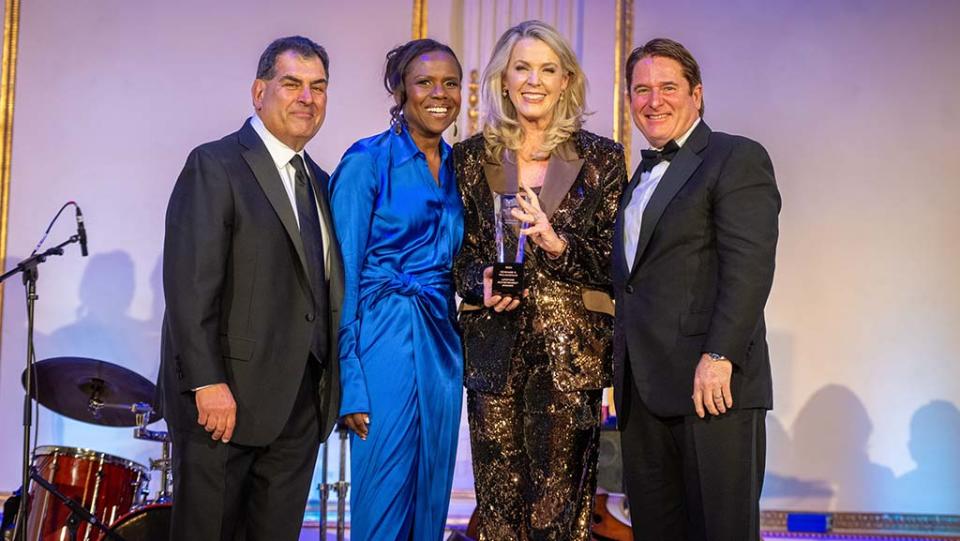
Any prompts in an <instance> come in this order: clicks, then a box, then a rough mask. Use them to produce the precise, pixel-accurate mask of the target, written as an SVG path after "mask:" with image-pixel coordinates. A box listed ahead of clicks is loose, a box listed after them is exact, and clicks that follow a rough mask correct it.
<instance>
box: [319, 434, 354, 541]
mask: <svg viewBox="0 0 960 541" xmlns="http://www.w3.org/2000/svg"><path fill="white" fill-rule="evenodd" d="M337 434H338V435H339V439H340V461H339V466H340V470H339V478H338V480H337V482H336V483H328V482H327V446H328V445H330V441H329V439H328V440H327V441H325V442H323V452H322V454H321V458H320V460H321V463H320V476H321V477H322V478H323V482H322V483H320V485H319V486H318V488H319V489H320V539H324V540H325V539H326V538H327V502H328V500H329V499H330V492H331V490H334V491H336V493H337V541H343V540H344V538H345V537H346V532H347V491H349V490H350V483H349V482H347V428H346V427H345V426H343V425H341V424H338V425H337Z"/></svg>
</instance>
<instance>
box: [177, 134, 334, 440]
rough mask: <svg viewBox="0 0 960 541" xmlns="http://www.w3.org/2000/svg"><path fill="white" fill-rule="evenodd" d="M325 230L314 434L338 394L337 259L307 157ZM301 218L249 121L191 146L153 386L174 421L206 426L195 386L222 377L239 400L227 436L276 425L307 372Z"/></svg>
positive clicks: (317, 172) (308, 318)
mask: <svg viewBox="0 0 960 541" xmlns="http://www.w3.org/2000/svg"><path fill="white" fill-rule="evenodd" d="M306 163H307V166H308V167H309V168H310V171H311V175H312V176H313V181H314V184H313V189H314V192H315V193H316V194H317V199H318V200H319V206H320V217H321V219H322V220H323V222H324V224H323V225H324V227H325V229H326V230H327V231H328V232H329V235H328V237H329V238H330V246H329V247H328V248H329V250H330V255H331V257H330V258H329V259H330V262H331V263H330V264H329V268H327V269H326V276H327V278H328V280H329V292H328V299H329V302H328V305H329V306H328V307H327V308H328V314H327V315H328V317H327V322H328V323H329V325H328V327H329V329H328V336H329V340H328V344H330V351H329V355H328V358H327V359H326V360H324V362H323V365H324V370H323V372H322V374H323V375H322V377H321V381H320V382H319V389H320V399H321V402H320V403H321V418H320V419H319V421H320V435H321V438H323V439H325V438H326V436H327V435H328V434H329V433H330V431H331V430H332V428H333V425H334V422H335V421H336V416H337V411H338V409H339V402H340V383H339V382H340V374H339V363H338V355H337V329H338V327H339V323H340V317H339V313H340V304H341V300H342V297H343V268H342V263H341V259H340V252H339V249H338V248H337V245H336V235H335V232H334V229H333V221H332V220H331V218H330V207H329V205H328V198H327V188H326V187H327V179H328V176H327V174H326V173H325V172H324V171H323V170H322V169H320V168H319V167H318V166H317V164H316V163H314V162H313V160H311V159H310V158H309V157H307V159H306ZM306 268H307V267H306V259H305V256H304V251H303V243H302V241H301V238H300V230H299V227H298V224H297V221H296V218H295V215H294V213H293V208H292V205H291V203H290V199H289V197H288V196H287V193H286V191H285V190H284V187H283V184H282V181H281V179H280V174H279V172H278V171H277V168H276V166H275V165H274V162H273V160H272V159H271V157H270V154H269V153H268V152H267V148H266V146H265V145H264V144H263V141H261V139H260V137H259V135H257V133H256V131H254V129H253V127H252V126H251V125H250V122H249V121H247V122H246V123H245V124H244V126H243V127H242V128H241V129H240V131H238V132H235V133H232V134H230V135H228V136H226V137H224V138H223V139H220V140H219V141H214V142H211V143H206V144H204V145H201V146H199V147H197V148H196V149H194V150H193V152H191V153H190V156H189V157H188V158H187V163H186V165H185V166H184V168H183V171H182V172H181V173H180V177H179V178H178V179H177V183H176V186H175V187H174V189H173V194H172V195H171V197H170V203H169V205H168V207H167V217H166V236H165V240H164V255H163V289H164V297H165V299H166V314H165V315H164V322H163V336H162V341H163V345H162V353H161V367H160V382H159V387H160V394H161V396H162V400H163V405H164V415H165V416H166V418H167V423H168V425H169V426H170V428H171V430H181V431H182V430H194V429H198V430H202V427H200V426H199V425H198V424H197V409H196V404H195V402H194V393H193V392H191V390H192V389H196V388H198V387H201V386H204V385H209V384H213V383H227V384H229V386H230V390H231V391H232V392H233V396H234V399H235V400H236V402H237V424H236V428H235V430H234V435H233V438H232V440H231V441H232V442H235V443H238V444H241V445H257V446H262V445H266V444H268V443H270V442H271V441H273V440H274V439H276V437H277V436H278V435H279V433H280V430H281V429H282V428H283V427H284V425H285V424H286V421H287V419H288V418H289V416H290V412H291V410H292V408H293V403H294V399H295V398H296V396H297V392H298V389H299V388H300V383H301V380H302V378H303V374H304V370H305V368H306V362H307V358H308V354H309V350H310V343H311V336H312V332H313V329H314V323H313V322H314V320H315V319H316V317H317V315H316V314H314V313H313V312H314V302H313V300H312V299H313V291H312V288H311V285H310V279H309V277H308V273H307V271H306Z"/></svg>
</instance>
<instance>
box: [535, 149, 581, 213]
mask: <svg viewBox="0 0 960 541" xmlns="http://www.w3.org/2000/svg"><path fill="white" fill-rule="evenodd" d="M582 167H583V158H581V157H580V156H579V154H577V148H576V146H575V145H574V143H573V141H571V140H567V141H566V142H564V143H563V144H562V145H560V146H558V147H557V148H556V150H554V152H553V153H552V154H550V161H549V162H548V163H547V177H546V179H545V180H544V182H543V188H541V189H540V207H541V208H542V209H543V212H544V213H545V214H546V215H547V218H548V219H549V218H552V217H553V213H554V212H556V211H557V209H558V208H560V203H562V202H563V198H564V197H566V196H567V192H569V191H570V187H571V186H573V183H574V182H576V180H577V176H579V175H580V169H581V168H582Z"/></svg>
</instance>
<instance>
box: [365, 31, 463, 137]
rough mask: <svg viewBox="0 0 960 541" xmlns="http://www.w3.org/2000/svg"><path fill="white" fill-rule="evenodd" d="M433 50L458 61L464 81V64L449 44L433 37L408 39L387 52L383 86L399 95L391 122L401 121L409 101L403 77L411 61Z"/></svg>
mask: <svg viewBox="0 0 960 541" xmlns="http://www.w3.org/2000/svg"><path fill="white" fill-rule="evenodd" d="M433 51H441V52H444V53H447V54H449V55H450V56H451V57H453V61H454V62H456V63H457V72H458V73H459V74H460V80H461V81H463V66H461V65H460V59H459V58H457V55H456V53H454V52H453V49H451V48H450V47H449V46H448V45H445V44H443V43H440V42H439V41H436V40H432V39H429V38H428V39H415V40H413V41H408V42H406V43H404V44H403V45H398V46H396V47H394V48H393V49H390V52H388V53H387V64H386V66H384V68H383V87H384V88H386V89H387V92H389V93H390V94H391V95H393V96H399V98H400V99H398V100H397V103H396V104H395V105H394V106H393V107H391V108H390V124H391V125H393V124H396V123H397V122H399V121H400V112H401V111H403V106H404V105H405V104H406V103H407V92H406V90H405V89H404V86H403V78H404V76H406V74H407V69H408V68H409V67H410V62H412V61H413V59H415V58H417V57H418V56H420V55H422V54H426V53H430V52H433Z"/></svg>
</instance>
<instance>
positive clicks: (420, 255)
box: [330, 39, 463, 541]
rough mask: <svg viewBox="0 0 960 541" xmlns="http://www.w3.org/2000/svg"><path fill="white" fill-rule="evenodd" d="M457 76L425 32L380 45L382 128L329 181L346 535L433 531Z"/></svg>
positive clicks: (445, 472) (450, 353)
mask: <svg viewBox="0 0 960 541" xmlns="http://www.w3.org/2000/svg"><path fill="white" fill-rule="evenodd" d="M462 76H463V71H462V68H461V67H460V63H459V61H458V60H457V57H456V55H454V53H453V51H452V50H451V49H450V48H449V47H447V46H446V45H443V44H441V43H438V42H436V41H433V40H429V39H422V40H415V41H411V42H409V43H406V44H404V45H401V46H399V47H397V48H395V49H393V50H392V51H390V52H389V53H387V64H386V69H385V74H384V86H385V87H386V89H387V91H388V92H389V93H390V94H392V95H393V97H394V100H395V102H396V105H395V106H394V107H392V108H391V110H390V113H391V116H392V121H391V127H390V129H388V130H387V131H385V132H383V133H381V134H379V135H375V136H373V137H369V138H366V139H361V140H360V141H357V142H356V143H354V145H353V146H352V147H350V149H349V150H347V152H346V154H344V156H343V159H342V161H341V162H340V165H339V166H338V167H337V170H336V171H335V172H334V174H333V177H332V178H331V179H330V193H331V202H332V206H333V216H334V224H335V228H336V232H337V239H338V240H339V241H340V249H341V252H342V254H343V266H344V276H345V288H344V289H345V290H344V299H343V312H342V315H341V324H340V333H339V334H340V383H341V389H342V392H343V399H342V405H341V408H340V415H341V416H342V417H343V423H344V424H345V425H346V426H347V427H348V428H349V429H350V430H352V431H353V434H352V435H351V457H350V459H351V470H350V473H351V499H350V508H351V526H350V530H351V531H350V536H351V539H353V540H355V541H364V540H376V541H391V540H396V541H409V540H411V539H414V540H417V541H421V540H422V541H429V540H438V541H439V540H441V539H443V529H444V523H445V522H446V517H447V507H448V505H449V502H450V488H451V484H452V482H453V468H454V463H455V459H456V451H457V433H458V430H459V426H460V404H461V400H462V394H461V393H462V391H461V388H462V377H463V358H462V351H461V345H460V335H459V333H458V331H457V327H456V325H457V324H456V316H455V304H454V287H453V276H452V273H451V268H452V265H453V260H454V257H455V256H456V254H457V252H458V251H459V249H460V244H461V241H462V237H463V208H462V205H461V202H460V197H459V195H458V191H457V186H456V182H455V179H454V174H453V170H452V167H451V163H450V146H449V145H448V144H447V143H446V142H444V140H443V138H442V134H443V131H444V130H446V129H447V128H448V127H449V126H450V125H451V124H452V123H453V122H454V120H456V118H457V114H458V112H459V110H460V81H461V79H462Z"/></svg>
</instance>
